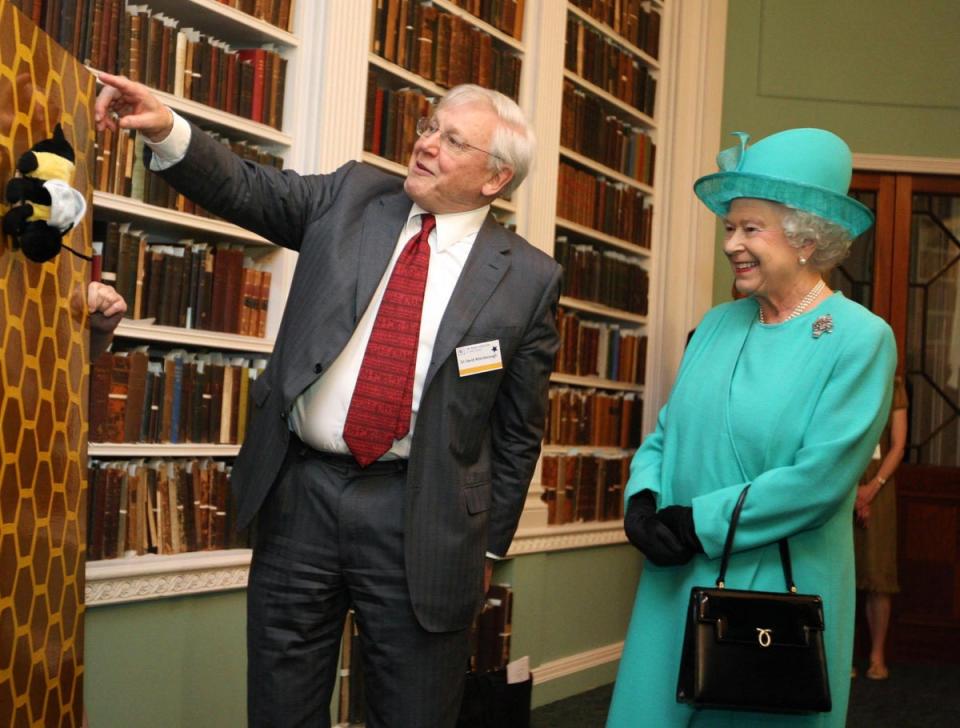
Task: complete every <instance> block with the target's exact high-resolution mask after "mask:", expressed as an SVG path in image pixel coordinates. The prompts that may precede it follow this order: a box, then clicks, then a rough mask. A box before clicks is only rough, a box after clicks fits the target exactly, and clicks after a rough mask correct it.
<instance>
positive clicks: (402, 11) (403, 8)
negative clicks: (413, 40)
mask: <svg viewBox="0 0 960 728" xmlns="http://www.w3.org/2000/svg"><path fill="white" fill-rule="evenodd" d="M409 14H410V0H399V3H398V9H397V39H396V45H397V48H396V57H395V58H394V59H393V60H394V63H396V64H397V65H398V66H401V67H403V68H409V66H408V65H407V49H408V46H407V39H408V37H409V34H410V28H409V26H408V24H407V17H408V16H409Z"/></svg>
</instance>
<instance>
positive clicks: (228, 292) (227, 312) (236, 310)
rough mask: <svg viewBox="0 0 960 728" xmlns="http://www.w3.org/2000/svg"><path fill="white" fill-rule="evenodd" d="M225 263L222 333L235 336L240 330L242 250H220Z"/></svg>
mask: <svg viewBox="0 0 960 728" xmlns="http://www.w3.org/2000/svg"><path fill="white" fill-rule="evenodd" d="M221 254H223V255H224V257H225V259H226V260H225V262H226V286H225V288H224V301H223V311H222V314H221V315H222V316H223V329H222V330H223V331H226V332H229V333H231V334H236V333H238V332H239V329H240V304H241V302H242V299H243V248H240V247H232V246H231V247H229V248H224V249H222V250H221Z"/></svg>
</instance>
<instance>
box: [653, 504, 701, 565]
mask: <svg viewBox="0 0 960 728" xmlns="http://www.w3.org/2000/svg"><path fill="white" fill-rule="evenodd" d="M657 520H659V521H660V522H661V523H662V524H663V525H664V526H666V527H667V528H669V529H670V532H671V533H672V534H673V535H674V536H676V537H677V541H679V542H680V545H681V546H683V547H684V548H686V549H690V550H691V551H693V553H695V554H702V553H703V544H701V543H700V539H699V538H697V532H696V530H694V527H693V508H691V507H690V506H667V507H666V508H661V509H660V510H659V511H657Z"/></svg>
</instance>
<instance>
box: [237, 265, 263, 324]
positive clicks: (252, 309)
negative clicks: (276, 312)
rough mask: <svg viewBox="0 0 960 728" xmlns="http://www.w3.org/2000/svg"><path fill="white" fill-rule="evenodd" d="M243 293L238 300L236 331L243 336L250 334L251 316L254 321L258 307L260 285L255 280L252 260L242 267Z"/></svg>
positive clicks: (255, 275) (255, 274)
mask: <svg viewBox="0 0 960 728" xmlns="http://www.w3.org/2000/svg"><path fill="white" fill-rule="evenodd" d="M241 290H242V291H243V294H242V295H241V296H240V301H239V302H238V307H239V309H240V311H239V324H238V326H237V333H238V334H241V335H243V336H251V318H252V319H253V321H254V322H255V321H256V315H257V309H258V307H259V301H258V296H259V294H260V286H259V284H258V280H257V271H256V269H254V268H253V265H252V262H251V263H250V264H249V265H245V266H244V268H243V278H242V283H241Z"/></svg>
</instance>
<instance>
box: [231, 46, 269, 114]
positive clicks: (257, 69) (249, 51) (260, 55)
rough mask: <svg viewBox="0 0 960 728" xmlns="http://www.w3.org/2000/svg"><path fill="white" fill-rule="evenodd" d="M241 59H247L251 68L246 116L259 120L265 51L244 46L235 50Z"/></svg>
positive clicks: (264, 71) (265, 59)
mask: <svg viewBox="0 0 960 728" xmlns="http://www.w3.org/2000/svg"><path fill="white" fill-rule="evenodd" d="M237 55H238V56H239V58H240V60H241V61H247V62H248V63H249V64H250V66H251V69H252V70H253V75H252V83H251V89H250V90H251V99H250V113H249V116H248V118H250V119H253V120H254V121H260V120H261V119H262V118H263V92H264V89H265V87H266V70H267V51H265V50H264V49H263V48H244V49H242V50H238V51H237Z"/></svg>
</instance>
